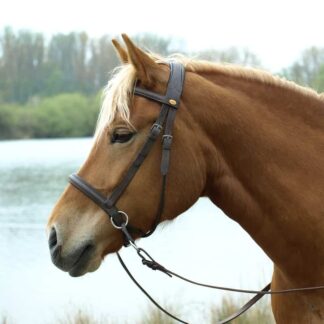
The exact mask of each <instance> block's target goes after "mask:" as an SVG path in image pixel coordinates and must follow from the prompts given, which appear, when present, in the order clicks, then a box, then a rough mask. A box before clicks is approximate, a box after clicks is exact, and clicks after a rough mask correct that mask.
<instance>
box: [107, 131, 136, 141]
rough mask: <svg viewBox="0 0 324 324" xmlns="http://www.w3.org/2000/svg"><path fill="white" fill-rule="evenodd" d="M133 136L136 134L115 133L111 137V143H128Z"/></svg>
mask: <svg viewBox="0 0 324 324" xmlns="http://www.w3.org/2000/svg"><path fill="white" fill-rule="evenodd" d="M133 136H134V133H113V134H112V136H111V143H126V142H128V141H129V140H130V139H131V138H132V137H133Z"/></svg>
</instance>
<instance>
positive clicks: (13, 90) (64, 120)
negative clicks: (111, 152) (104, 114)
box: [0, 27, 324, 139]
mask: <svg viewBox="0 0 324 324" xmlns="http://www.w3.org/2000/svg"><path fill="white" fill-rule="evenodd" d="M111 39H112V37H111V36H110V35H105V36H102V37H100V38H91V37H89V35H87V34H86V33H85V32H72V33H69V34H56V35H53V36H51V37H50V38H49V39H47V38H46V37H45V36H44V35H42V34H41V33H35V32H30V31H24V30H22V31H14V30H12V29H11V28H9V27H7V28H5V29H4V30H3V31H2V33H0V139H14V138H49V137H77V136H90V135H92V133H93V130H94V126H95V121H96V118H97V115H98V111H99V108H100V95H101V89H102V87H103V86H104V85H105V84H106V83H107V80H108V79H109V72H110V71H112V70H113V68H114V67H116V66H117V65H118V64H119V61H118V58H117V56H116V54H115V51H114V49H113V47H112V44H111ZM133 39H134V41H135V42H136V43H137V44H139V45H141V46H142V47H144V48H146V49H149V50H151V51H153V52H156V53H159V54H161V55H164V56H167V55H169V54H172V53H174V52H181V53H183V54H186V55H189V56H190V57H194V58H201V59H206V60H211V61H220V62H229V63H237V64H242V65H249V66H255V67H262V62H261V61H260V60H259V58H258V57H257V56H256V55H255V54H254V53H251V52H250V51H249V50H247V49H241V48H234V47H233V48H229V49H226V50H223V51H219V50H214V49H207V50H203V51H201V52H198V53H187V52H186V51H185V50H184V48H185V44H183V43H182V42H181V40H175V39H172V38H166V37H160V36H158V35H153V34H140V35H135V36H134V37H133ZM265 68H266V67H265ZM277 73H278V74H279V75H281V76H283V77H286V78H287V79H290V80H293V81H295V82H297V83H299V84H301V85H304V86H309V87H312V88H314V89H315V90H317V91H319V92H322V91H324V48H316V47H312V48H308V49H305V51H304V52H303V53H301V56H300V58H299V60H298V61H296V62H293V63H292V64H291V66H288V67H286V68H284V69H283V70H282V71H277Z"/></svg>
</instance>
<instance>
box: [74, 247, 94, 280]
mask: <svg viewBox="0 0 324 324" xmlns="http://www.w3.org/2000/svg"><path fill="white" fill-rule="evenodd" d="M94 250H95V248H94V246H93V245H87V247H86V248H85V249H84V250H83V251H82V253H81V254H80V256H79V257H78V259H77V260H76V261H75V262H74V264H73V265H72V267H71V269H70V270H69V275H70V276H71V277H80V276H82V275H84V274H85V273H86V272H88V271H87V268H88V265H89V262H90V260H91V258H92V256H93V254H94Z"/></svg>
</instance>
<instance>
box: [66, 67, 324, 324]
mask: <svg viewBox="0 0 324 324" xmlns="http://www.w3.org/2000/svg"><path fill="white" fill-rule="evenodd" d="M169 67H170V76H169V81H168V85H167V90H166V94H165V95H160V94H157V93H155V92H152V91H149V90H146V89H143V88H140V87H138V86H135V88H134V95H137V96H141V97H144V98H147V99H149V100H153V101H155V102H158V103H160V104H161V111H160V114H159V116H158V118H157V120H156V121H155V123H154V124H153V125H152V127H151V129H150V132H149V134H148V137H147V139H146V141H145V143H144V145H143V146H142V148H141V150H140V151H139V153H138V154H137V156H136V158H135V160H134V161H133V162H132V164H131V166H130V167H129V169H128V170H127V172H126V174H125V175H124V177H123V178H122V180H121V182H120V183H119V184H118V185H117V187H116V188H115V189H114V190H113V191H112V193H111V194H110V196H108V197H106V196H104V195H102V194H101V193H100V192H99V191H98V190H96V189H95V188H94V187H93V186H91V185H90V184H89V183H88V182H86V181H85V180H84V179H82V178H81V177H80V176H78V175H77V174H72V175H71V176H70V177H69V181H70V183H71V184H72V185H73V186H74V187H75V188H77V189H78V190H80V191H81V192H82V193H83V194H85V195H86V196H87V197H88V198H90V199H91V200H92V201H93V202H94V203H96V204H97V205H98V206H99V207H100V208H101V209H102V210H103V211H104V212H105V213H106V214H107V215H108V216H109V218H110V221H111V223H112V225H113V226H114V227H115V228H117V229H118V230H120V231H121V232H122V233H123V236H124V245H125V246H128V245H131V246H133V247H134V248H135V250H136V251H137V254H138V255H139V257H140V258H141V259H142V263H143V264H144V265H146V266H147V267H149V268H151V269H152V270H158V271H161V272H164V273H165V274H167V275H169V276H170V277H172V276H175V277H178V278H179V279H182V280H184V281H187V282H189V283H192V284H195V285H198V286H203V287H208V288H214V289H220V290H225V291H234V292H241V293H249V294H256V295H255V296H254V297H253V298H252V299H251V300H250V301H248V302H247V303H246V304H245V305H244V306H243V307H242V308H240V309H239V310H238V311H237V312H235V313H234V314H232V315H231V316H229V317H228V318H226V319H224V320H222V321H220V322H218V323H219V324H225V323H228V322H230V321H232V320H233V319H235V318H237V317H238V316H240V315H241V314H243V313H244V312H245V311H247V310H248V309H249V308H250V307H251V306H252V305H254V304H255V303H256V302H257V301H258V300H259V299H260V298H262V297H263V296H264V295H266V294H285V293H295V292H300V291H311V290H319V289H324V286H317V287H305V288H293V289H286V290H280V291H270V284H268V285H267V286H266V287H265V288H264V289H263V290H260V291H259V290H256V291H255V290H244V289H235V288H228V287H221V286H214V285H209V284H203V283H200V282H196V281H193V280H190V279H187V278H185V277H183V276H181V275H179V274H177V273H175V272H173V271H171V270H169V269H167V268H165V267H164V266H162V265H161V264H160V263H158V262H156V261H155V260H154V259H153V258H152V257H151V256H150V255H149V254H148V253H147V252H146V251H145V250H144V249H142V248H140V247H138V246H137V245H136V243H135V241H134V239H133V236H132V234H137V235H139V236H141V237H147V236H149V235H151V234H152V233H153V232H154V231H155V229H156V227H157V225H158V224H159V222H160V220H161V215H162V213H163V210H164V204H165V190H166V179H167V175H168V171H169V164H170V150H171V144H172V139H173V137H172V130H173V125H174V120H175V115H176V112H177V109H178V108H179V105H180V99H181V95H182V90H183V84H184V77H185V69H184V66H183V65H182V64H180V63H178V62H170V63H169ZM162 130H164V132H163V136H162V156H161V176H162V184H161V193H160V201H159V205H158V208H157V212H156V215H155V218H154V220H153V222H152V225H151V228H150V229H149V231H148V232H144V231H143V230H142V229H139V228H136V227H134V226H132V225H130V224H129V223H128V215H127V214H126V213H125V212H124V211H121V210H119V209H118V208H117V206H116V203H117V202H118V199H119V198H120V197H121V195H122V194H123V192H124V191H125V189H126V188H127V186H128V185H129V184H130V182H131V181H132V179H133V178H134V176H135V174H136V172H137V171H138V169H139V168H140V166H141V165H142V164H143V162H144V160H145V158H146V157H147V156H148V154H149V152H150V151H151V149H152V147H153V144H154V143H155V142H156V140H157V138H158V137H159V136H160V134H161V132H162ZM117 256H118V260H119V261H120V263H121V265H122V266H123V268H124V270H125V271H126V272H127V274H128V275H129V277H130V278H131V279H132V280H133V282H134V283H135V284H136V285H137V286H138V287H139V289H141V291H142V292H143V293H144V294H145V295H146V296H147V297H148V298H149V299H150V300H151V301H152V302H153V304H154V305H155V306H157V307H158V308H159V309H160V310H161V311H163V312H164V313H165V314H167V315H168V316H170V317H172V318H173V319H175V320H177V321H179V322H181V323H187V322H185V321H183V320H181V319H180V318H178V317H176V316H174V315H172V314H171V313H169V312H168V311H167V310H165V309H164V308H163V307H162V306H160V305H159V304H158V303H157V302H156V301H155V300H154V299H153V298H152V297H151V296H150V295H149V294H148V293H147V291H145V290H144V289H143V287H142V286H141V285H140V284H139V283H138V282H137V280H136V279H135V278H134V277H133V275H132V274H131V273H130V271H129V270H128V268H127V267H126V265H125V263H124V261H123V260H122V258H121V256H120V255H119V253H118V252H117Z"/></svg>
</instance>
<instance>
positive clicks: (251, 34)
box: [0, 0, 324, 71]
mask: <svg viewBox="0 0 324 324" xmlns="http://www.w3.org/2000/svg"><path fill="white" fill-rule="evenodd" d="M4 26H11V27H13V28H14V29H15V30H18V29H22V28H23V29H29V30H32V31H38V32H43V33H45V34H46V35H51V34H53V33H57V32H63V33H67V32H70V31H81V30H82V31H86V32H87V33H88V34H89V35H90V36H101V35H103V34H107V33H108V34H111V35H119V34H120V33H122V32H126V33H128V34H129V35H132V34H136V33H138V32H151V33H157V34H159V35H162V36H175V37H177V38H180V39H183V40H184V41H185V44H186V49H187V50H199V49H205V48H215V49H225V48H228V47H231V46H239V47H246V48H249V49H250V50H251V51H252V52H254V53H255V54H257V55H258V57H259V58H260V59H261V61H262V63H263V65H264V66H265V67H267V68H269V69H271V70H272V71H278V70H279V69H280V68H282V67H283V66H287V65H290V64H291V63H292V62H293V61H294V60H296V59H298V57H299V55H300V53H301V51H302V50H303V49H305V48H307V47H310V46H313V45H315V46H321V47H324V1H323V0H307V1H305V0H295V1H292V0H272V1H261V0H244V1H239V0H223V1H212V0H198V1H190V0H186V1H185V0H182V1H176V0H162V1H160V2H156V1H149V0H132V1H129V0H117V1H111V0H106V1H101V0H91V1H85V0H83V1H82V0H78V1H76V0H56V1H46V0H25V1H24V0H20V1H19V0H9V1H6V0H3V1H2V4H1V11H0V28H1V29H2V28H3V27H4Z"/></svg>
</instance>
